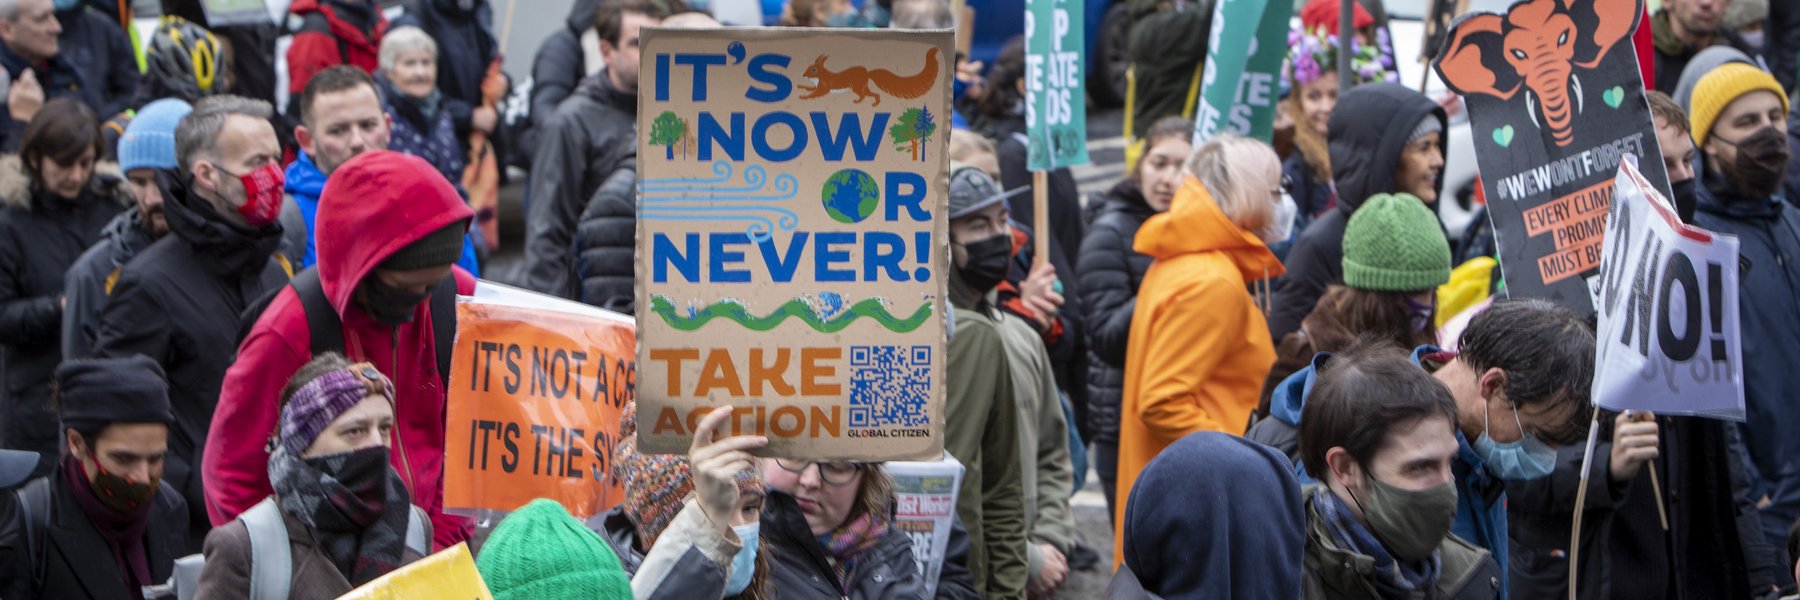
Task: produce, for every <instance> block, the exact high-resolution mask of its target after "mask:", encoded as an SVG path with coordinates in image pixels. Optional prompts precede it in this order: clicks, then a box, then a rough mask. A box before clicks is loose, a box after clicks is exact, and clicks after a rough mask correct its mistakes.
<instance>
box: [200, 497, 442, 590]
mask: <svg viewBox="0 0 1800 600" xmlns="http://www.w3.org/2000/svg"><path fill="white" fill-rule="evenodd" d="M281 524H282V525H285V526H286V527H287V538H288V556H289V557H290V558H289V561H290V562H291V563H292V565H293V566H292V569H293V576H292V577H291V578H289V580H288V585H289V587H288V590H289V591H288V600H328V599H330V598H337V597H339V596H343V595H344V594H348V593H350V591H351V590H352V589H354V587H353V586H351V585H350V580H349V578H347V577H345V576H344V573H343V572H342V571H339V570H338V567H337V565H336V564H335V563H333V562H331V557H330V556H328V555H326V554H325V549H324V548H320V547H319V545H318V540H316V539H314V537H313V533H312V530H311V529H310V528H308V527H307V526H306V523H302V522H301V521H300V519H299V518H297V517H295V516H294V515H290V514H288V513H287V511H281ZM424 526H425V539H428V540H429V539H431V523H429V522H427V523H425V524H424ZM252 556H254V553H253V552H252V551H251V547H250V530H249V528H248V527H246V526H245V525H244V522H243V521H237V520H233V521H232V522H230V523H226V524H224V525H220V526H219V527H217V528H215V529H213V530H212V532H210V533H208V534H206V569H205V570H204V571H202V572H201V577H200V589H199V590H197V591H196V593H195V596H194V597H195V598H197V599H200V600H207V599H211V598H244V597H247V596H248V595H249V592H250V589H251V585H250V578H251V571H250V568H251V561H252ZM420 558H423V557H422V556H420V555H419V553H417V552H413V551H412V549H411V548H402V549H401V550H400V564H398V565H394V566H395V567H402V566H406V565H409V564H412V563H413V562H414V561H417V560H419V559H420Z"/></svg>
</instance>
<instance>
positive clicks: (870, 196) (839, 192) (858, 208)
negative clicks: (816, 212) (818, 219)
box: [819, 169, 881, 223]
mask: <svg viewBox="0 0 1800 600" xmlns="http://www.w3.org/2000/svg"><path fill="white" fill-rule="evenodd" d="M819 199H820V201H822V202H824V204H825V214H827V215H830V216H831V218H832V219H835V220H837V222H839V223H861V222H862V221H863V220H864V219H867V218H869V215H872V214H875V205H877V204H879V203H880V201H881V193H880V188H879V186H877V185H876V183H875V178H874V177H870V176H869V174H868V173H864V172H862V171H859V170H857V169H844V170H842V171H838V172H836V173H833V174H832V175H831V178H830V179H826V180H825V186H824V188H823V189H821V190H820V192H819Z"/></svg>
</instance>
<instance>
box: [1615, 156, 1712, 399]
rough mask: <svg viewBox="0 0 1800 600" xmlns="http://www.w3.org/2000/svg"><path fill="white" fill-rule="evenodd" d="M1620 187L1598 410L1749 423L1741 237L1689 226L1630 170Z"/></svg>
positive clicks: (1622, 171) (1624, 168) (1619, 181)
mask: <svg viewBox="0 0 1800 600" xmlns="http://www.w3.org/2000/svg"><path fill="white" fill-rule="evenodd" d="M1613 189H1614V191H1615V193H1614V195H1613V203H1612V212H1611V213H1610V216H1609V217H1608V220H1607V227H1606V243H1605V250H1604V258H1602V259H1601V262H1600V281H1601V285H1600V301H1599V305H1598V307H1597V308H1598V309H1599V312H1600V314H1599V317H1600V322H1599V327H1598V329H1597V331H1596V333H1595V335H1596V336H1597V339H1596V340H1595V341H1596V352H1597V355H1598V356H1597V358H1596V360H1595V363H1594V368H1595V373H1594V386H1593V395H1594V402H1595V404H1598V405H1599V406H1601V407H1602V408H1607V409H1611V410H1618V411H1623V410H1627V409H1631V410H1648V411H1652V412H1655V413H1657V414H1660V415H1692V416H1707V417H1719V418H1729V419H1735V420H1739V421H1742V420H1743V419H1744V378H1743V371H1744V364H1743V349H1742V347H1741V344H1740V341H1739V340H1740V338H1739V337H1738V326H1739V321H1738V240H1737V238H1736V237H1732V236H1729V235H1722V234H1717V233H1712V232H1709V231H1706V230H1703V229H1699V228H1696V227H1692V226H1688V225H1683V224H1682V223H1681V221H1680V220H1679V219H1678V218H1677V217H1676V216H1675V210H1674V209H1673V208H1671V207H1670V206H1669V203H1668V201H1667V200H1665V199H1663V197H1662V196H1661V194H1658V193H1657V192H1656V190H1655V188H1653V187H1651V186H1650V184H1649V183H1648V182H1647V181H1645V179H1644V177H1643V175H1642V174H1640V173H1638V172H1637V169H1635V168H1632V166H1631V165H1630V164H1629V163H1628V164H1624V165H1621V166H1620V167H1619V175H1618V179H1617V180H1616V183H1614V187H1613Z"/></svg>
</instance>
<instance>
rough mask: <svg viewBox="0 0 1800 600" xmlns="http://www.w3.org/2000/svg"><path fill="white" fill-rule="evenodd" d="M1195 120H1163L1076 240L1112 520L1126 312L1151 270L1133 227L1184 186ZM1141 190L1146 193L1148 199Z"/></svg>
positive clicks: (1092, 416) (1092, 408)
mask: <svg viewBox="0 0 1800 600" xmlns="http://www.w3.org/2000/svg"><path fill="white" fill-rule="evenodd" d="M1193 131H1194V122H1193V121H1189V120H1187V119H1185V118H1182V117H1179V116H1175V117H1164V118H1163V119H1162V120H1160V121H1157V122H1156V124H1155V125H1153V126H1151V128H1150V129H1149V130H1148V132H1147V133H1146V134H1145V138H1144V139H1146V140H1147V142H1146V148H1145V152H1144V156H1143V158H1141V159H1139V160H1138V163H1137V164H1136V165H1134V166H1133V167H1132V170H1131V173H1130V174H1129V176H1127V177H1126V178H1125V179H1124V180H1123V181H1120V182H1119V183H1118V185H1114V186H1113V187H1112V189H1110V190H1107V191H1106V193H1105V194H1103V195H1101V196H1099V197H1097V198H1094V199H1093V200H1092V201H1091V202H1093V203H1096V204H1102V207H1101V208H1100V214H1099V216H1097V217H1095V218H1094V222H1093V224H1092V225H1091V226H1090V228H1089V231H1088V235H1087V237H1085V238H1083V239H1082V240H1081V256H1080V259H1079V262H1078V263H1076V265H1077V266H1076V271H1077V272H1079V273H1081V290H1082V292H1083V295H1082V297H1081V302H1082V304H1084V305H1086V308H1087V310H1088V320H1087V323H1086V325H1087V327H1085V328H1084V330H1083V331H1082V332H1081V333H1082V335H1083V336H1086V338H1087V346H1088V352H1089V356H1090V359H1089V364H1090V365H1091V367H1090V370H1089V376H1088V380H1087V390H1088V410H1087V417H1088V431H1089V435H1092V436H1093V437H1092V440H1093V442H1094V459H1093V463H1094V469H1095V471H1097V472H1098V473H1099V475H1100V487H1101V489H1102V491H1103V492H1104V493H1105V495H1106V507H1107V510H1108V511H1109V512H1108V513H1107V515H1108V516H1111V515H1112V514H1113V512H1111V511H1112V509H1113V502H1114V496H1113V493H1114V490H1113V485H1114V483H1115V482H1116V481H1117V479H1118V462H1119V460H1118V459H1119V399H1120V397H1121V396H1122V395H1123V393H1124V389H1125V348H1126V339H1127V336H1128V335H1129V334H1130V333H1131V313H1132V311H1133V309H1135V308H1136V307H1137V290H1138V284H1140V283H1143V281H1144V273H1145V272H1146V271H1149V270H1150V262H1151V258H1150V257H1149V256H1146V255H1144V254H1142V253H1139V252H1137V251H1136V250H1133V249H1132V247H1131V246H1132V241H1133V239H1134V238H1136V237H1137V231H1138V227H1139V226H1142V225H1143V224H1144V219H1148V218H1150V215H1153V214H1156V213H1159V212H1163V211H1165V210H1168V209H1169V203H1170V202H1171V201H1173V200H1174V199H1175V189H1176V188H1178V187H1180V186H1181V164H1182V163H1183V162H1184V161H1186V160H1187V157H1188V154H1190V153H1192V151H1193V146H1192V145H1191V144H1189V143H1188V139H1189V136H1191V135H1192V134H1193ZM1146 190H1147V191H1148V193H1145V192H1146Z"/></svg>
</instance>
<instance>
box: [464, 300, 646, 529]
mask: <svg viewBox="0 0 1800 600" xmlns="http://www.w3.org/2000/svg"><path fill="white" fill-rule="evenodd" d="M488 285H489V284H486V283H483V286H488ZM489 291H490V292H491V291H492V290H489ZM506 293H508V294H514V295H532V296H536V294H531V293H530V292H524V291H519V290H510V289H508V290H507V291H506ZM540 298H541V297H540ZM536 301H537V302H541V303H544V304H545V305H554V306H558V307H560V308H564V309H566V310H555V309H549V308H541V307H527V306H521V305H519V304H518V303H514V302H501V301H489V300H487V299H484V298H480V297H477V298H475V299H472V300H469V301H463V302H458V303H457V305H456V319H457V321H456V345H455V353H456V354H455V355H454V358H453V359H452V360H451V369H452V370H451V373H450V393H449V406H448V408H447V411H446V413H447V414H446V425H447V427H446V428H445V429H446V432H445V439H444V446H445V448H444V505H445V506H448V507H452V508H458V509H474V510H498V511H511V510H513V509H515V508H518V507H520V506H523V505H524V504H525V503H527V502H530V501H531V500H533V499H536V498H549V499H552V500H555V501H557V502H559V503H561V504H562V505H563V507H564V508H566V509H568V511H569V514H572V515H574V516H575V517H576V518H578V519H585V518H587V517H589V516H592V515H595V514H598V513H600V512H603V511H605V510H606V509H608V508H611V507H612V505H613V504H615V503H617V502H618V500H619V499H620V498H623V497H624V495H623V493H622V492H621V491H620V489H619V483H618V482H617V481H614V480H613V478H612V476H611V471H612V457H613V450H614V448H615V447H616V446H618V443H619V414H620V412H622V411H623V410H624V408H625V405H626V404H629V403H630V402H631V401H632V399H633V387H634V385H635V384H636V382H637V330H636V328H635V327H634V326H633V325H632V322H631V318H630V317H626V316H624V315H620V314H617V313H610V312H607V311H603V310H600V309H597V308H592V307H587V306H583V305H579V304H574V303H569V302H559V301H555V300H552V299H548V298H541V299H539V300H536ZM572 311H575V312H572Z"/></svg>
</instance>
